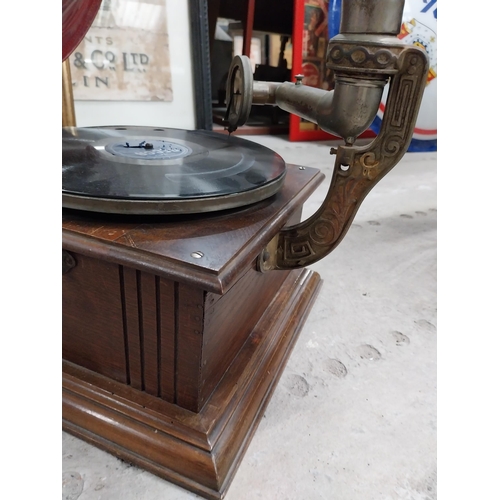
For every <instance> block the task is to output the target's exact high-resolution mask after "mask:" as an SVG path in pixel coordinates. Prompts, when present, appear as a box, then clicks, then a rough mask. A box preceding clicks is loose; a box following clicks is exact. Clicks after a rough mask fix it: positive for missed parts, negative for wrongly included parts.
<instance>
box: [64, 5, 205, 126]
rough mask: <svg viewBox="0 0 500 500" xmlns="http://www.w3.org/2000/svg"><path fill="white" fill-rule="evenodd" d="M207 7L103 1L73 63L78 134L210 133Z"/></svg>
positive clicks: (72, 55) (73, 55)
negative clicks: (108, 128)
mask: <svg viewBox="0 0 500 500" xmlns="http://www.w3.org/2000/svg"><path fill="white" fill-rule="evenodd" d="M206 2H207V0H102V2H101V6H100V9H99V12H98V13H97V16H96V18H95V20H94V22H93V24H92V26H91V27H90V29H89V30H88V32H87V34H86V36H85V37H84V39H83V40H82V42H81V43H80V44H79V45H78V47H77V48H76V49H75V50H74V51H73V53H72V54H71V55H70V57H69V61H70V69H71V77H72V83H73V96H74V101H75V113H76V122H77V126H79V127H85V126H101V125H128V126H131V125H132V126H140V125H143V126H161V127H169V128H183V129H199V128H202V129H207V128H211V109H210V104H211V98H210V95H211V92H210V78H205V77H204V76H203V75H204V73H206V72H207V71H208V72H209V68H210V66H209V64H210V60H209V55H208V50H209V49H208V46H209V43H208V16H207V10H206Z"/></svg>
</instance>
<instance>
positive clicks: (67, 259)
mask: <svg viewBox="0 0 500 500" xmlns="http://www.w3.org/2000/svg"><path fill="white" fill-rule="evenodd" d="M75 266H76V260H75V258H74V257H73V256H72V255H71V254H70V253H69V252H68V251H67V250H63V251H62V273H63V274H66V273H69V272H70V271H71V269H73V268H74V267H75Z"/></svg>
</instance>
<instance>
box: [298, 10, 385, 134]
mask: <svg viewBox="0 0 500 500" xmlns="http://www.w3.org/2000/svg"><path fill="white" fill-rule="evenodd" d="M332 1H333V0H332ZM294 9H295V12H294V13H295V15H294V25H293V38H292V44H293V58H292V75H298V74H302V75H304V79H303V80H302V83H303V84H304V85H309V86H311V87H317V88H320V89H323V90H332V89H333V74H331V72H330V70H328V68H327V67H326V64H325V59H326V50H327V47H328V41H329V35H328V11H329V0H295V7H294ZM360 137H361V138H369V137H375V133H374V132H372V131H371V130H368V131H366V132H364V133H363V134H361V135H360ZM289 139H290V140H291V141H308V140H309V141H321V140H332V139H333V140H336V139H340V137H337V136H334V135H332V134H329V133H328V132H325V131H323V130H321V129H320V128H319V127H318V125H316V124H315V123H312V122H309V121H307V120H305V119H303V118H300V117H298V116H296V115H293V114H290V130H289Z"/></svg>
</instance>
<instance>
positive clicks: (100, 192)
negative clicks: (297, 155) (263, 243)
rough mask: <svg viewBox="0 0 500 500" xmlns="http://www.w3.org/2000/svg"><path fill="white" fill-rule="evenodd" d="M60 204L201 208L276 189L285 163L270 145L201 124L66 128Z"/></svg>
mask: <svg viewBox="0 0 500 500" xmlns="http://www.w3.org/2000/svg"><path fill="white" fill-rule="evenodd" d="M62 135H63V148H62V158H63V168H62V192H63V207H66V208H74V209H79V210H89V211H94V212H106V213H128V214H169V213H172V214H173V213H200V212H211V211H215V210H222V209H227V208H234V207H240V206H244V205H248V204H250V203H255V202H257V201H261V200H263V199H265V198H268V197H269V196H272V195H273V194H275V193H276V192H277V191H278V190H279V189H280V187H281V185H282V184H283V181H284V177H285V170H286V169H285V162H284V160H283V159H282V158H281V157H280V156H279V155H277V154H276V153H274V151H272V150H270V149H269V148H266V147H264V146H261V145H259V144H256V143H253V142H251V141H247V140H244V139H241V138H238V137H234V136H229V135H225V134H218V133H216V132H209V131H204V130H180V129H169V128H159V127H158V128H154V127H118V126H116V127H87V128H75V127H65V128H63V129H62Z"/></svg>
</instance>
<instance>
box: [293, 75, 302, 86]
mask: <svg viewBox="0 0 500 500" xmlns="http://www.w3.org/2000/svg"><path fill="white" fill-rule="evenodd" d="M303 79H304V75H295V85H302V80H303Z"/></svg>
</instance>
